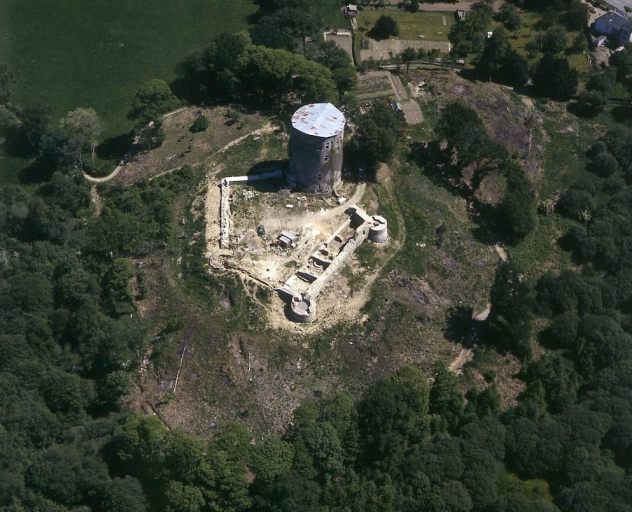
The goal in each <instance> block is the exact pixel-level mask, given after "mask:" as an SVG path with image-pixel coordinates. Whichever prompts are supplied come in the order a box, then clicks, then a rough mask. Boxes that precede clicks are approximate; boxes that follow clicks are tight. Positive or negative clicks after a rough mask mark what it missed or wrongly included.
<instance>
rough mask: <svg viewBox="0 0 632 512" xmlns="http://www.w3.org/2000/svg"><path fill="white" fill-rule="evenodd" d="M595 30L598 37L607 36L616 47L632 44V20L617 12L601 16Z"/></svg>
mask: <svg viewBox="0 0 632 512" xmlns="http://www.w3.org/2000/svg"><path fill="white" fill-rule="evenodd" d="M593 30H594V32H595V33H596V34H597V35H598V36H606V37H607V38H608V39H609V41H610V42H611V43H612V44H613V45H614V46H622V45H624V44H627V43H630V42H632V20H630V18H628V17H627V16H624V15H622V14H619V13H618V12H616V11H610V12H607V13H606V14H603V15H602V16H599V18H597V19H596V20H595V25H594V27H593Z"/></svg>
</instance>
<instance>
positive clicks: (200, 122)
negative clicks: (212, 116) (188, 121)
mask: <svg viewBox="0 0 632 512" xmlns="http://www.w3.org/2000/svg"><path fill="white" fill-rule="evenodd" d="M209 124H210V123H209V120H208V118H207V117H204V116H198V117H196V118H195V121H193V124H192V125H191V128H190V130H191V131H192V132H193V133H198V132H205V131H206V130H207V128H208V127H209Z"/></svg>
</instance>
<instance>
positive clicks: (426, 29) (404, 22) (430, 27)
mask: <svg viewBox="0 0 632 512" xmlns="http://www.w3.org/2000/svg"><path fill="white" fill-rule="evenodd" d="M383 14H385V15H387V16H390V17H391V18H393V19H394V20H395V21H396V22H397V25H398V26H399V35H398V36H397V37H399V38H400V39H421V38H420V37H419V36H424V37H423V39H426V40H428V41H447V40H448V34H449V33H450V27H451V26H452V24H453V23H454V13H451V12H406V11H382V10H379V11H369V10H364V11H361V12H360V14H359V16H358V29H359V31H360V32H363V33H366V32H368V31H370V30H371V29H372V28H373V25H375V22H376V20H377V19H378V18H379V17H380V16H382V15H383ZM443 18H445V21H446V25H444V24H443Z"/></svg>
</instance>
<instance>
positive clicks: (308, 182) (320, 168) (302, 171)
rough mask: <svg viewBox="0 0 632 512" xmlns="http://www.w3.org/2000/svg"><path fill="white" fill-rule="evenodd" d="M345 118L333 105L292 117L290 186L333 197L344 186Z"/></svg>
mask: <svg viewBox="0 0 632 512" xmlns="http://www.w3.org/2000/svg"><path fill="white" fill-rule="evenodd" d="M344 130H345V116H344V114H343V113H342V112H340V110H338V109H337V108H336V107H334V106H333V105H332V104H331V103H312V104H309V105H303V106H302V107H301V108H299V109H298V110H297V111H296V112H295V113H294V115H293V116H292V135H291V138H290V170H289V174H288V183H289V185H290V186H291V187H292V188H296V189H298V190H302V191H305V192H312V193H320V194H330V193H331V192H332V191H333V190H334V188H336V187H337V186H338V185H339V184H340V182H341V181H342V178H341V171H342V139H343V136H344Z"/></svg>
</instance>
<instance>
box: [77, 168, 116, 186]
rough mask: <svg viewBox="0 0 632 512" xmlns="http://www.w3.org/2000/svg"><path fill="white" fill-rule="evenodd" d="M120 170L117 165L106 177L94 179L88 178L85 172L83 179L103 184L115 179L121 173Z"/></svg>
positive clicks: (92, 177)
mask: <svg viewBox="0 0 632 512" xmlns="http://www.w3.org/2000/svg"><path fill="white" fill-rule="evenodd" d="M122 168H123V166H122V165H117V166H116V169H114V170H113V171H112V172H111V173H110V174H108V175H107V176H102V177H101V178H95V177H94V176H90V175H89V174H87V173H85V172H84V173H83V177H84V178H85V179H87V180H88V181H91V182H92V183H105V182H107V181H110V180H111V179H114V178H116V175H117V174H118V173H119V172H121V169H122Z"/></svg>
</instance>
